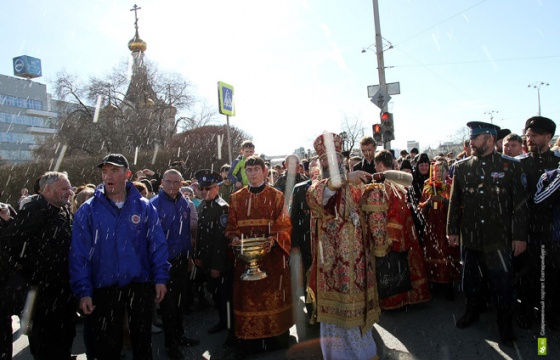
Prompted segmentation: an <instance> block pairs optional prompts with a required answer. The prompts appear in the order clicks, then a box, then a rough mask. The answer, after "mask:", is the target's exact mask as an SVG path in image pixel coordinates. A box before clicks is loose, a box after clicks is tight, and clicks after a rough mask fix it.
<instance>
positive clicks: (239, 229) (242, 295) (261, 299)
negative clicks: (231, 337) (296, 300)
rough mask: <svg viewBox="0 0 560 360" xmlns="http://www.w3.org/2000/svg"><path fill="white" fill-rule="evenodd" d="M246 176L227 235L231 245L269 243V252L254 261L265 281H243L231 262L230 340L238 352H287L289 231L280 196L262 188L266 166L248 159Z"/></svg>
mask: <svg viewBox="0 0 560 360" xmlns="http://www.w3.org/2000/svg"><path fill="white" fill-rule="evenodd" d="M245 173H246V174H247V178H248V181H249V185H248V186H245V187H243V188H242V189H240V190H239V191H237V192H235V193H233V194H232V195H231V197H230V203H229V212H228V221H227V225H226V236H227V237H228V238H229V239H230V240H231V241H232V244H234V245H235V244H239V243H241V242H242V241H243V240H244V239H245V240H246V239H250V238H257V237H265V238H268V240H269V241H270V243H269V244H267V250H268V251H269V253H268V254H267V255H266V256H265V257H264V258H262V259H260V260H259V268H260V269H261V270H262V271H264V272H265V273H266V274H267V277H266V278H264V279H261V280H253V281H246V280H242V279H241V275H242V274H243V273H244V272H245V270H246V265H247V264H246V263H245V262H244V261H243V260H241V259H236V261H235V272H234V278H233V315H234V329H235V336H236V337H237V339H238V341H237V343H238V348H239V349H241V350H245V351H247V350H248V351H260V350H271V349H277V348H282V347H287V346H288V338H289V329H290V327H291V326H292V325H293V324H294V321H293V316H292V287H291V280H290V267H289V264H288V260H289V254H290V247H291V242H290V234H291V229H292V224H291V222H290V215H289V214H288V210H287V207H286V206H285V204H284V194H283V193H282V192H280V191H278V190H276V189H274V188H273V187H271V186H270V185H268V184H267V183H266V176H265V174H266V172H265V165H264V161H263V160H262V159H261V158H259V157H257V156H250V157H248V158H247V160H246V161H245ZM256 339H260V340H258V341H255V340H256ZM262 339H265V340H264V341H262Z"/></svg>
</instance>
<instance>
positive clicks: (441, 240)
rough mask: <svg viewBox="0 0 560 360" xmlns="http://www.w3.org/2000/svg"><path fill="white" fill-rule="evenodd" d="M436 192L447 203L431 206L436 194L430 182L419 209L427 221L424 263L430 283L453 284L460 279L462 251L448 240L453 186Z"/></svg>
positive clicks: (438, 185)
mask: <svg viewBox="0 0 560 360" xmlns="http://www.w3.org/2000/svg"><path fill="white" fill-rule="evenodd" d="M435 188H436V191H437V193H438V195H442V196H443V197H444V198H445V199H446V200H447V201H444V202H441V201H438V202H437V205H435V206H434V205H430V204H428V203H427V200H428V198H429V197H430V195H433V194H434V184H431V185H430V184H429V180H427V181H426V184H425V185H424V191H423V192H422V197H421V198H420V205H419V207H420V208H421V209H422V211H423V212H424V214H425V215H424V217H425V218H426V227H425V230H424V237H423V246H424V249H423V250H424V263H425V265H426V273H427V274H428V280H429V281H431V282H435V283H451V282H453V281H455V280H458V279H459V278H460V275H461V270H460V269H461V264H460V261H459V260H460V258H459V247H458V246H457V247H452V246H449V242H448V241H447V236H446V226H447V208H448V206H447V204H448V199H449V191H450V186H449V185H448V184H443V185H442V184H441V183H437V184H435Z"/></svg>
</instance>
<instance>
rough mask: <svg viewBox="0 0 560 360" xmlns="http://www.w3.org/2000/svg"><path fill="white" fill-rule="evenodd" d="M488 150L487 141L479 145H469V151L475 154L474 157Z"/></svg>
mask: <svg viewBox="0 0 560 360" xmlns="http://www.w3.org/2000/svg"><path fill="white" fill-rule="evenodd" d="M487 151H488V143H487V142H485V143H484V144H483V145H481V146H479V147H478V146H476V147H473V146H471V153H472V155H474V156H476V157H481V156H483V155H484V154H485V153H486V152H487Z"/></svg>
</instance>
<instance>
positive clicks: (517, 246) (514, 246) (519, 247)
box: [511, 240, 527, 256]
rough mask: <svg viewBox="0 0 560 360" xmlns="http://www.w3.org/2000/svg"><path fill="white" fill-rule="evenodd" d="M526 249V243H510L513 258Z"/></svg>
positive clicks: (514, 241)
mask: <svg viewBox="0 0 560 360" xmlns="http://www.w3.org/2000/svg"><path fill="white" fill-rule="evenodd" d="M525 249H527V243H526V242H525V241H521V240H513V241H512V242H511V250H513V256H519V255H521V254H523V252H524V251H525Z"/></svg>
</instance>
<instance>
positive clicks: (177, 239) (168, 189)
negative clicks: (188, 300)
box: [151, 169, 199, 360]
mask: <svg viewBox="0 0 560 360" xmlns="http://www.w3.org/2000/svg"><path fill="white" fill-rule="evenodd" d="M182 181H183V176H182V175H181V173H180V172H179V171H177V170H175V169H170V170H167V171H166V172H165V173H164V174H163V179H162V180H161V188H160V190H159V193H158V195H156V196H155V197H153V198H152V199H151V203H152V205H154V206H155V208H156V209H157V212H158V215H159V218H160V221H161V225H162V227H163V232H164V234H165V238H166V240H167V248H168V252H169V256H168V260H169V262H170V263H171V270H170V271H169V282H168V283H167V290H168V293H167V295H166V296H165V299H164V300H163V301H162V302H161V303H160V308H161V315H162V321H163V332H164V334H165V347H166V348H167V352H168V354H169V358H170V359H173V360H180V359H183V358H184V357H183V354H182V353H181V350H180V349H179V346H180V345H182V346H195V345H198V344H199V341H198V340H195V339H189V338H187V337H185V335H184V330H183V317H182V314H183V312H182V311H181V308H180V303H181V299H182V300H183V301H185V297H186V294H187V284H189V274H188V272H189V257H190V253H191V251H192V244H191V231H190V208H189V203H188V201H187V199H185V198H184V197H183V195H182V194H181V192H180V189H181V184H182Z"/></svg>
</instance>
